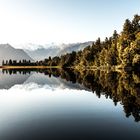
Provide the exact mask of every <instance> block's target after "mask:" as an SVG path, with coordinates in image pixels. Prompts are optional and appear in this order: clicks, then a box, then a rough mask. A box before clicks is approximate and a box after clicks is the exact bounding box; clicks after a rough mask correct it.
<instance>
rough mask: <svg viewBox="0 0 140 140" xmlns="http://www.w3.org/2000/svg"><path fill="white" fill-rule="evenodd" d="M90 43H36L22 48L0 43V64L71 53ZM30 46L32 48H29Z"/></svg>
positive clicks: (90, 42)
mask: <svg viewBox="0 0 140 140" xmlns="http://www.w3.org/2000/svg"><path fill="white" fill-rule="evenodd" d="M91 44H92V41H89V42H85V43H73V44H61V45H54V44H52V45H45V46H42V45H36V44H29V45H28V44H27V45H26V46H24V47H23V46H19V47H20V48H23V49H16V48H14V47H13V46H11V45H10V44H0V65H2V61H3V60H4V61H6V60H10V59H11V60H18V61H19V60H23V59H26V60H30V61H37V60H44V59H45V58H48V57H49V56H51V57H54V56H61V55H64V54H66V53H71V52H72V51H79V50H83V49H84V48H85V47H86V46H89V45H91ZM31 48H32V49H31Z"/></svg>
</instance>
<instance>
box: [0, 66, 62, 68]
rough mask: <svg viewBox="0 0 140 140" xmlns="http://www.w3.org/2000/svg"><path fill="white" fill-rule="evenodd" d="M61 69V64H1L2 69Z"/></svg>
mask: <svg viewBox="0 0 140 140" xmlns="http://www.w3.org/2000/svg"><path fill="white" fill-rule="evenodd" d="M50 68H51V69H52V68H57V69H60V68H61V67H60V66H0V69H50Z"/></svg>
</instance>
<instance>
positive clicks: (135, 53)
mask: <svg viewBox="0 0 140 140" xmlns="http://www.w3.org/2000/svg"><path fill="white" fill-rule="evenodd" d="M26 64H27V65H33V66H41V65H43V66H60V67H63V68H67V67H71V68H74V69H78V70H81V69H87V68H89V69H92V68H97V69H98V68H100V69H102V68H103V69H104V68H107V69H115V70H116V69H127V70H134V69H139V67H138V66H139V65H140V16H139V15H135V16H134V18H133V20H132V21H130V20H129V19H126V20H125V23H124V25H123V30H122V32H121V33H120V34H118V33H117V31H116V30H115V31H114V33H113V35H112V36H111V37H109V38H107V37H106V38H105V40H104V41H101V39H100V38H98V39H97V40H96V41H95V42H93V44H92V45H91V46H87V47H85V49H83V50H81V51H78V52H74V51H73V52H72V53H67V54H65V55H62V56H56V57H53V58H51V57H49V58H46V59H45V60H42V61H37V62H34V63H31V62H28V63H27V62H25V60H24V62H23V61H20V62H18V63H17V62H13V63H12V62H11V60H10V62H6V63H5V62H3V65H19V66H21V65H26Z"/></svg>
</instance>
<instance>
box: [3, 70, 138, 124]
mask: <svg viewBox="0 0 140 140" xmlns="http://www.w3.org/2000/svg"><path fill="white" fill-rule="evenodd" d="M33 72H35V73H43V74H44V75H46V76H48V77H51V76H52V75H53V77H54V78H55V79H53V78H51V80H52V79H53V82H52V83H51V84H52V85H57V86H60V83H61V82H62V80H61V81H60V78H61V79H64V80H65V81H69V82H71V83H72V84H69V87H73V85H75V84H79V85H80V86H79V85H78V86H77V89H78V88H79V89H87V90H91V91H93V93H95V94H96V95H97V96H98V97H99V98H100V97H101V95H104V96H105V97H106V98H110V99H112V100H113V102H114V105H115V106H116V105H117V103H118V102H120V103H121V104H122V106H123V108H124V112H125V114H126V117H129V116H131V115H132V116H133V117H134V118H135V121H136V122H139V121H140V74H139V73H135V72H131V73H129V74H127V73H117V72H112V71H110V72H104V71H83V72H81V73H80V72H77V71H73V70H70V69H67V70H62V69H38V70H36V69H28V70H26V69H18V70H16V69H9V70H5V69H3V70H2V73H3V75H7V74H9V75H31V74H32V73H33ZM39 77H40V76H38V78H33V81H34V80H35V79H39ZM8 78H9V77H8ZM12 78H13V77H12ZM24 78H25V77H24ZM26 78H27V79H28V78H29V77H26ZM18 79H21V78H19V77H18ZM27 79H26V80H27ZM45 79H46V78H44V79H42V80H41V81H45ZM58 79H59V80H58ZM8 81H9V80H8ZM14 81H16V80H14ZM23 81H24V80H23ZM33 81H32V82H33ZM48 81H49V80H48ZM30 82H31V81H30ZM63 82H64V81H63ZM11 83H12V82H11ZM45 83H47V81H45ZM45 83H44V84H45ZM15 84H16V83H15ZM75 87H76V86H75Z"/></svg>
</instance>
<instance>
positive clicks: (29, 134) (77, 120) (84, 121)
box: [0, 69, 140, 140]
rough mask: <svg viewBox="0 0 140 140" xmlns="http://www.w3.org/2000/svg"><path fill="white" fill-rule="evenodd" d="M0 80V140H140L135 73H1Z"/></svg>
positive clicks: (139, 79) (139, 93)
mask: <svg viewBox="0 0 140 140" xmlns="http://www.w3.org/2000/svg"><path fill="white" fill-rule="evenodd" d="M0 77H1V78H0V88H1V94H0V115H1V119H0V125H1V127H0V139H2V140H11V139H14V140H19V139H20V140H27V139H41V140H42V139H49V140H51V139H84V140H87V139H99V140H100V139H101V140H102V139H134V138H135V139H139V138H140V135H139V130H140V126H139V123H134V121H133V120H135V122H139V121H140V74H139V73H137V72H131V73H129V74H128V73H118V72H112V71H108V72H105V71H82V72H78V71H73V70H71V69H67V70H63V69H38V70H36V69H28V70H25V69H17V70H16V69H9V70H5V69H3V70H2V71H0ZM6 89H9V90H6ZM5 91H6V92H7V94H5ZM11 93H12V94H11ZM27 93H29V94H27ZM92 93H93V94H92ZM112 101H113V102H112ZM124 114H125V116H126V117H129V119H126V117H125V116H124ZM23 132H24V134H23ZM116 133H119V134H120V135H116Z"/></svg>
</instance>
